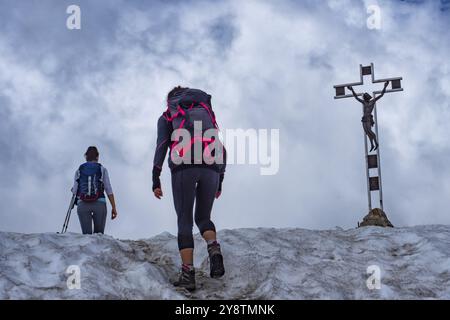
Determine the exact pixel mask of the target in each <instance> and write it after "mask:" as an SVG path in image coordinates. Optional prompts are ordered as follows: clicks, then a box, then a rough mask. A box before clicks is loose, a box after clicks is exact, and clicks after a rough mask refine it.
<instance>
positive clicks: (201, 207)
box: [172, 168, 219, 250]
mask: <svg viewBox="0 0 450 320" xmlns="http://www.w3.org/2000/svg"><path fill="white" fill-rule="evenodd" d="M218 187H219V173H217V172H216V171H214V170H212V169H209V168H188V169H182V170H180V171H176V172H174V173H172V193H173V202H174V204H175V210H176V212H177V216H178V248H179V249H180V250H182V249H187V248H194V238H193V236H192V228H193V225H194V223H193V212H192V211H193V209H194V201H195V224H196V225H197V227H198V229H199V230H200V233H201V234H203V233H204V232H205V231H208V230H211V231H216V227H215V226H214V223H213V222H212V221H211V210H212V207H213V203H214V199H215V195H216V192H217V189H218Z"/></svg>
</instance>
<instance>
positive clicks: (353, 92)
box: [347, 86, 364, 103]
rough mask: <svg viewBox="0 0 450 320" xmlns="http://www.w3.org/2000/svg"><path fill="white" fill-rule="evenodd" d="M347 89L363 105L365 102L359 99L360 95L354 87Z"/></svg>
mask: <svg viewBox="0 0 450 320" xmlns="http://www.w3.org/2000/svg"><path fill="white" fill-rule="evenodd" d="M347 88H348V90H350V91H351V92H352V94H353V96H354V97H355V99H356V100H358V101H359V102H361V103H363V102H364V101H363V100H362V99H360V98H358V95H357V94H356V92H355V90H353V87H352V86H348V87H347Z"/></svg>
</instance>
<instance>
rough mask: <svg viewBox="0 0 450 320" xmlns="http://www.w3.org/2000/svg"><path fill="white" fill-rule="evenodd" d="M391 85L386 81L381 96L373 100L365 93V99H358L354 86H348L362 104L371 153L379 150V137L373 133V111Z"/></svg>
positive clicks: (362, 120)
mask: <svg viewBox="0 0 450 320" xmlns="http://www.w3.org/2000/svg"><path fill="white" fill-rule="evenodd" d="M388 85H389V81H386V82H385V84H384V88H383V90H382V91H381V94H380V95H379V96H378V97H376V98H373V99H372V96H371V95H370V94H368V93H367V92H365V93H364V94H363V99H360V98H358V95H357V94H356V92H355V90H353V87H352V86H347V88H348V89H349V90H350V91H351V92H352V94H353V96H354V97H355V99H356V100H358V101H359V102H361V103H362V105H363V117H362V119H361V122H362V125H363V129H364V132H365V133H366V135H367V137H368V138H369V141H370V147H371V148H370V152H372V151H375V150H377V149H378V146H379V144H378V140H377V135H376V134H375V132H373V131H372V127H373V125H374V124H375V121H373V115H372V112H373V109H374V108H375V103H376V102H377V101H378V100H380V99H381V98H382V97H383V96H384V94H385V93H386V88H387V87H388Z"/></svg>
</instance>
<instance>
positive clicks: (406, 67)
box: [0, 0, 450, 238]
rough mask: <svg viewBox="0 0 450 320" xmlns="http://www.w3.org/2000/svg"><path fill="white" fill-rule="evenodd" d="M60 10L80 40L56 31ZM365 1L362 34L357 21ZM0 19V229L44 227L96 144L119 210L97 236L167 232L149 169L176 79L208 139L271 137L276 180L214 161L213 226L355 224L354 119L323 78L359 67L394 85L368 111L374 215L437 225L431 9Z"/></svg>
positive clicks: (435, 37)
mask: <svg viewBox="0 0 450 320" xmlns="http://www.w3.org/2000/svg"><path fill="white" fill-rule="evenodd" d="M71 4H77V5H79V6H80V8H81V30H68V29H67V28H66V19H67V17H68V14H66V8H67V7H68V6H69V5H71ZM371 4H378V5H379V6H380V8H381V18H382V21H381V29H380V30H369V29H368V28H367V25H366V20H367V18H368V16H369V15H368V14H367V12H366V9H367V7H368V6H369V5H371ZM0 21H1V23H0V150H1V151H0V164H1V166H0V195H1V200H0V230H2V231H14V232H53V231H57V230H59V229H60V228H61V225H62V222H63V220H64V216H65V213H66V210H67V206H68V202H69V200H70V193H69V189H70V186H71V183H72V178H73V174H74V171H75V169H76V168H77V167H78V166H79V164H80V163H82V161H83V153H84V151H85V149H86V148H87V146H89V145H96V146H98V148H99V150H100V153H101V162H102V163H103V165H104V166H105V167H107V168H108V170H109V172H110V176H111V180H112V184H113V188H114V192H115V195H116V199H117V203H118V210H119V218H118V219H117V220H115V221H113V222H111V221H110V220H109V221H108V222H107V233H108V234H111V235H113V236H116V237H120V238H145V237H149V236H151V235H155V234H158V233H161V232H163V231H169V232H171V233H176V228H175V227H176V215H175V211H174V208H173V203H172V198H171V190H170V189H171V186H170V172H169V170H168V168H167V165H165V168H164V172H163V175H162V183H163V191H164V192H165V197H164V199H163V200H161V201H158V200H157V199H155V198H154V197H153V195H152V192H151V169H152V160H153V152H154V148H155V143H156V136H155V134H156V122H157V119H158V117H159V116H160V115H161V113H162V111H163V110H164V105H165V101H164V99H165V96H166V94H167V92H168V91H169V90H170V89H171V88H172V87H173V86H175V85H179V84H180V85H184V86H190V87H197V88H202V89H204V90H206V91H208V92H209V93H211V94H212V96H213V103H214V108H215V110H216V114H217V116H218V120H219V124H220V125H221V128H222V129H236V128H243V129H248V128H255V129H279V130H280V169H279V172H278V174H277V175H273V176H261V175H260V170H259V166H257V165H233V166H229V167H228V170H227V174H226V177H225V181H224V192H223V196H222V198H221V199H219V200H218V201H217V202H216V203H215V206H214V210H213V217H214V221H215V223H216V225H217V227H218V228H219V229H224V228H240V227H301V228H314V229H326V228H334V227H335V226H340V227H342V228H352V227H355V226H356V223H357V221H358V220H361V219H362V217H363V216H364V215H365V214H366V213H367V199H366V181H365V171H364V168H365V165H364V153H363V133H362V128H361V122H360V117H361V109H360V106H359V105H358V104H357V102H355V101H352V100H350V99H345V100H334V99H333V95H334V91H333V85H334V84H338V83H345V82H351V81H356V80H357V79H358V76H359V74H358V72H359V64H369V63H370V62H373V63H374V64H375V67H376V75H377V76H378V77H390V76H403V77H404V81H403V86H404V88H405V91H404V92H402V93H395V94H390V95H386V96H385V97H384V98H383V99H382V100H381V101H380V103H379V114H378V116H379V123H380V124H379V130H380V142H381V152H382V169H383V188H384V202H385V209H386V212H387V213H388V215H389V217H390V219H391V221H392V222H393V223H394V225H397V226H408V225H417V224H448V223H450V213H449V210H448V208H449V206H450V196H449V195H450V165H449V159H450V143H449V141H448V137H449V136H450V129H449V126H448V124H449V123H450V102H449V101H450V60H449V53H450V38H449V36H448V30H449V27H450V3H449V1H444V0H442V1H437V0H436V1H418V0H416V1H387V0H386V1H381V0H380V1H360V0H339V1H337V0H328V1H325V0H323V1H316V0H314V1H313V0H309V1H301V2H300V1H288V0H286V1H274V0H273V1H263V0H260V1H251V0H249V1H232V0H229V1H171V2H166V1H143V0H140V1H138V0H135V1H121V0H115V1H106V0H105V1H98V0H96V1H74V0H71V1H65V0H64V1H62V0H61V1H60V0H58V1H57V0H52V1H51V0H45V1H42V0H41V1H31V0H23V1H13V0H11V1H8V0H1V1H0ZM72 218H73V220H72V221H71V224H70V227H69V231H74V232H79V230H80V227H79V224H78V221H77V217H76V215H73V217H72Z"/></svg>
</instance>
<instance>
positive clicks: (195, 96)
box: [164, 88, 219, 156]
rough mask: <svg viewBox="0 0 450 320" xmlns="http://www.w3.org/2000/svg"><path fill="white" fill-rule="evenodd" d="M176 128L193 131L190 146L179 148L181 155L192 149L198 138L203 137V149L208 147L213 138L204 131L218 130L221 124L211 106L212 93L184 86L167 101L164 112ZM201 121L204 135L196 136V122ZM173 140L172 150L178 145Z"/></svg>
mask: <svg viewBox="0 0 450 320" xmlns="http://www.w3.org/2000/svg"><path fill="white" fill-rule="evenodd" d="M164 117H165V118H166V120H167V121H169V122H171V124H172V127H173V129H174V130H176V129H181V128H183V129H187V130H188V131H189V132H190V133H191V137H192V139H191V143H190V146H189V147H187V148H184V149H182V150H179V153H180V156H183V154H184V153H186V152H187V151H190V149H191V147H192V145H193V144H194V142H195V140H196V139H201V142H202V146H203V149H205V148H208V146H209V144H210V143H212V142H213V140H212V139H205V138H204V137H203V132H205V131H206V130H208V129H213V130H218V129H219V126H218V125H217V122H216V117H215V115H214V111H213V110H212V106H211V95H209V94H207V93H206V92H203V91H202V90H198V89H190V88H183V89H180V90H178V91H177V92H175V93H174V94H173V95H172V96H171V97H170V98H169V99H168V101H167V111H166V112H165V113H164ZM195 121H200V122H201V125H202V131H203V132H202V137H194V122H195ZM177 143H178V142H177V141H175V142H173V144H172V146H171V150H173V149H174V147H175V146H176V145H177Z"/></svg>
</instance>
